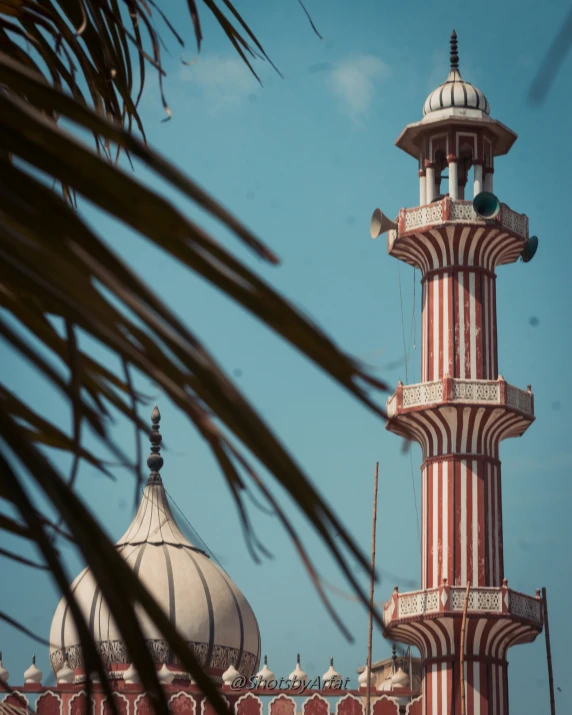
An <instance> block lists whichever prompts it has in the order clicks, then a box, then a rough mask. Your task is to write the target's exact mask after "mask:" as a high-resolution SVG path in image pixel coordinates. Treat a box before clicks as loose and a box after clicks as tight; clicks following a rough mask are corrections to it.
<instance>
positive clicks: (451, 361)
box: [445, 273, 455, 375]
mask: <svg viewBox="0 0 572 715" xmlns="http://www.w3.org/2000/svg"><path fill="white" fill-rule="evenodd" d="M446 276H447V318H448V319H447V324H448V326H449V328H448V334H447V335H446V336H445V338H446V340H447V341H448V343H449V357H448V360H447V366H446V372H447V374H449V375H453V374H454V372H455V356H454V354H453V350H454V345H455V341H454V339H453V335H454V331H455V325H454V315H453V292H452V291H453V286H454V283H455V281H454V280H453V273H447V274H446Z"/></svg>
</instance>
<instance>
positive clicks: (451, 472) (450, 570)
mask: <svg viewBox="0 0 572 715" xmlns="http://www.w3.org/2000/svg"><path fill="white" fill-rule="evenodd" d="M454 483H455V460H451V461H450V462H449V464H448V467H447V486H448V489H449V494H448V499H447V503H448V505H449V508H448V512H449V519H448V527H449V535H448V539H447V544H448V552H449V553H448V555H447V580H448V582H449V584H451V585H452V584H453V583H454V578H455V576H454V574H455V564H454V562H453V557H454V553H455V548H454V546H453V540H454V539H455V535H456V532H457V530H456V528H455V524H456V521H455V489H454Z"/></svg>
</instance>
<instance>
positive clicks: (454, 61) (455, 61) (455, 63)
mask: <svg viewBox="0 0 572 715" xmlns="http://www.w3.org/2000/svg"><path fill="white" fill-rule="evenodd" d="M450 42H451V69H452V70H458V69H459V54H458V52H457V33H456V32H455V30H453V32H452V33H451V40H450Z"/></svg>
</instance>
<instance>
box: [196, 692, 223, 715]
mask: <svg viewBox="0 0 572 715" xmlns="http://www.w3.org/2000/svg"><path fill="white" fill-rule="evenodd" d="M221 698H222V699H223V700H224V702H225V703H226V704H227V707H228V708H229V709H230V703H229V701H228V698H225V696H224V695H222V694H221ZM201 715H217V711H216V710H215V709H214V708H213V706H212V704H211V703H210V702H209V701H208V699H207V698H205V697H203V699H202V700H201Z"/></svg>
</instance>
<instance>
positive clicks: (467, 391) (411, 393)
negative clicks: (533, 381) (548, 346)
mask: <svg viewBox="0 0 572 715" xmlns="http://www.w3.org/2000/svg"><path fill="white" fill-rule="evenodd" d="M439 403H444V404H450V403H463V404H482V405H501V406H504V407H510V408H512V409H515V410H518V411H519V412H522V413H523V414H525V415H527V416H528V417H534V398H533V395H532V390H531V389H530V386H529V387H528V388H527V389H526V390H520V389H519V388H518V387H514V386H513V385H509V384H507V382H506V381H505V380H504V378H503V377H502V375H499V378H498V380H462V379H460V378H450V377H449V376H448V375H445V376H444V377H443V379H442V380H436V381H433V382H421V383H418V384H415V385H402V384H399V385H398V388H397V390H396V391H395V393H394V394H393V395H392V396H391V397H390V398H389V399H388V400H387V416H388V417H389V418H390V419H391V418H392V417H393V416H394V415H396V414H398V413H399V412H403V411H407V410H410V409H413V408H418V407H425V406H427V405H433V404H439Z"/></svg>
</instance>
